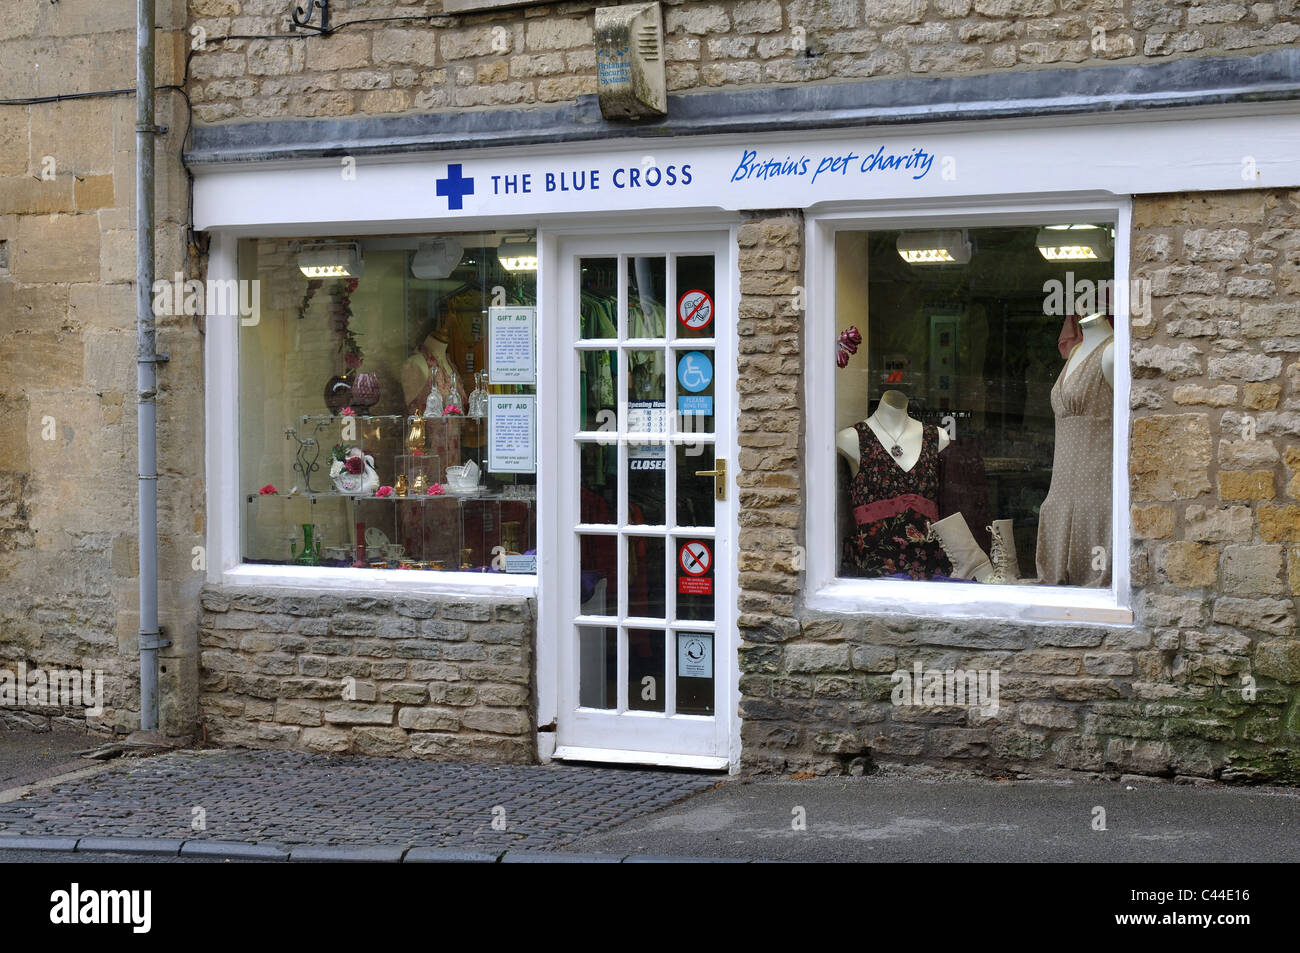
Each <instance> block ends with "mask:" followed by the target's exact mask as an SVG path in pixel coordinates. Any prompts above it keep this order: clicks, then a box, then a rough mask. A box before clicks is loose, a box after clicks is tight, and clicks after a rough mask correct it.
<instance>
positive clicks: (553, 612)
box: [536, 217, 740, 772]
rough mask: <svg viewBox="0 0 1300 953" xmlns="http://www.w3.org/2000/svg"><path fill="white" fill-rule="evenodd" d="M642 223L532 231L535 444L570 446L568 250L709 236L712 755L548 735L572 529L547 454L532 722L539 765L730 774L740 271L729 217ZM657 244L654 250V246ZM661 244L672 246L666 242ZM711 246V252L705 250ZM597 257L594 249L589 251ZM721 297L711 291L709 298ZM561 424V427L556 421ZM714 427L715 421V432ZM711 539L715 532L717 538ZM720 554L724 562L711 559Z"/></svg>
mask: <svg viewBox="0 0 1300 953" xmlns="http://www.w3.org/2000/svg"><path fill="white" fill-rule="evenodd" d="M644 224H645V227H644V228H643V229H637V227H636V223H633V224H632V225H629V224H628V223H627V221H626V220H623V221H621V222H620V223H619V224H618V225H617V226H615V225H612V224H606V225H603V226H599V225H586V226H571V227H553V228H542V229H539V231H538V237H537V242H538V257H539V264H540V267H539V274H538V301H539V303H541V305H542V306H543V308H544V311H543V314H544V315H546V316H547V317H546V318H544V319H543V321H542V322H541V324H542V328H543V329H544V333H543V334H542V341H541V342H540V346H539V364H540V368H539V370H540V373H541V375H542V378H541V379H540V380H539V384H541V385H542V386H540V387H539V393H543V392H544V393H546V394H548V395H550V397H551V400H550V401H548V404H554V405H555V406H556V407H557V408H559V410H560V412H557V413H543V414H541V415H540V417H541V420H540V421H539V429H538V439H539V447H541V448H548V447H549V448H555V447H560V446H564V447H566V450H567V447H568V446H569V445H570V444H571V443H572V439H573V429H572V428H571V427H569V426H567V423H568V421H569V420H570V418H573V419H576V417H575V415H576V410H575V411H573V413H570V410H569V408H560V407H559V405H560V404H561V402H563V401H564V400H565V395H566V394H567V393H569V388H568V387H567V386H566V385H565V382H564V381H562V380H561V377H560V375H561V374H562V373H563V372H564V370H565V369H567V368H569V363H570V362H569V351H570V350H571V348H572V344H573V340H574V338H573V334H572V329H571V328H570V327H569V326H568V324H567V323H561V322H566V321H567V318H565V316H564V315H563V314H562V312H561V301H562V296H563V293H564V285H563V282H565V281H569V280H571V278H572V276H571V275H570V274H569V266H570V263H571V262H572V260H573V257H574V256H575V255H576V254H579V253H582V254H592V253H593V251H594V250H595V248H596V246H593V247H591V248H583V250H582V252H578V251H577V249H578V248H582V246H583V245H584V243H586V242H599V243H600V245H599V246H598V247H599V251H604V252H605V253H608V252H609V251H610V250H614V251H615V253H616V254H626V253H629V252H632V253H634V252H636V251H638V250H641V249H643V248H644V249H645V250H646V251H647V253H651V249H653V251H654V252H662V251H663V250H664V243H663V239H664V238H665V237H668V238H671V236H673V235H675V234H677V235H682V234H688V235H692V236H700V237H711V238H712V239H713V240H714V241H715V242H716V254H717V256H718V258H717V261H716V274H717V285H718V289H719V290H721V289H722V288H725V289H726V291H727V295H728V299H729V303H728V306H727V308H726V309H725V310H723V309H721V308H720V309H719V316H718V317H717V318H715V326H716V327H717V332H716V333H715V335H714V339H715V342H718V343H721V342H722V340H723V337H724V336H725V341H726V343H725V347H726V348H727V349H728V350H729V352H730V359H729V360H728V361H727V366H726V367H725V368H723V367H721V366H719V367H718V368H717V370H716V371H715V373H716V375H717V376H716V385H715V393H719V394H720V393H723V392H724V388H725V392H726V393H727V394H729V395H730V401H731V405H732V411H731V413H730V415H729V418H728V420H727V422H726V430H727V432H726V433H725V435H722V436H720V437H719V439H718V440H717V441H716V443H715V445H716V450H715V455H716V456H725V457H726V458H727V459H728V460H729V464H728V466H729V468H730V469H729V472H728V478H727V479H728V488H727V500H726V502H725V503H719V504H718V509H717V510H716V511H715V521H714V522H715V526H716V527H717V528H718V529H719V530H722V529H723V528H724V527H725V530H726V535H727V538H726V541H725V549H726V551H725V552H724V551H721V550H718V551H717V556H716V559H717V560H718V561H719V562H720V565H723V566H726V567H728V568H727V569H726V570H725V577H724V575H723V574H722V573H718V574H715V584H717V585H718V587H719V589H723V588H725V590H726V594H725V595H723V594H722V593H719V598H718V600H717V602H716V604H715V612H714V615H715V620H714V624H715V629H714V631H715V635H714V691H715V709H714V714H713V716H712V717H713V718H714V719H715V725H716V728H717V731H716V738H717V739H718V743H717V745H716V748H715V751H716V753H715V754H714V755H710V756H701V755H692V754H681V753H674V752H671V751H666V752H658V751H628V750H622V749H616V748H601V747H588V746H582V747H577V746H573V745H567V746H562V747H561V746H559V745H558V739H559V737H560V731H561V730H562V725H561V721H562V719H563V718H564V717H565V713H564V712H562V711H561V710H560V702H561V697H562V696H561V683H560V678H561V672H560V660H561V639H563V638H569V637H571V635H570V632H569V629H570V627H571V624H572V623H571V621H570V620H569V619H567V618H566V615H565V609H566V600H565V599H564V597H563V593H562V592H561V591H560V585H561V580H562V579H563V578H564V571H563V570H564V568H565V563H564V562H562V561H563V560H568V559H570V558H572V556H573V554H574V546H573V543H572V540H573V527H572V526H571V525H565V524H562V523H561V518H562V513H563V512H564V511H565V507H564V506H563V505H562V504H561V494H563V493H565V492H566V488H565V487H562V486H560V485H559V484H560V459H559V457H558V455H557V454H555V453H554V452H551V453H546V452H545V451H544V450H543V452H542V454H540V455H539V461H538V462H539V468H538V470H539V472H538V496H539V500H545V501H546V504H547V505H545V506H539V507H538V519H539V526H538V535H539V543H540V544H541V545H539V547H538V548H539V550H540V552H541V553H542V558H541V559H540V561H539V565H538V574H539V585H538V597H537V599H538V620H537V621H538V625H537V646H536V670H537V725H538V726H539V728H538V736H537V742H538V754H539V756H540V758H541V760H542V761H549V760H551V758H552V757H555V758H557V759H562V760H577V761H597V762H607V763H611V764H648V765H660V766H671V767H685V768H697V769H706V770H722V769H729V770H731V771H732V772H735V771H737V770H739V765H740V717H739V703H740V694H739V683H740V664H739V657H738V652H737V650H738V648H739V639H738V630H737V626H736V616H737V613H738V597H739V571H738V567H737V563H736V554H737V551H738V537H739V530H740V527H739V518H738V517H739V506H738V501H737V495H738V494H737V488H736V473H737V471H738V469H739V468H738V466H737V460H738V450H739V444H738V438H739V435H738V432H737V427H736V421H737V417H738V412H737V407H736V404H735V401H736V399H737V391H736V384H737V364H736V359H737V354H738V347H739V336H738V334H737V328H736V316H737V313H738V305H739V295H740V273H739V263H738V251H737V249H738V244H737V238H738V234H737V233H738V230H739V223H738V222H737V220H736V219H735V218H734V217H727V218H725V219H718V218H716V217H710V218H708V219H703V220H697V221H692V222H690V223H680V222H679V223H677V224H674V225H665V224H663V223H662V222H661V221H658V222H656V221H647V222H645V223H644ZM656 242H657V243H658V245H657V246H656V244H655V243H656ZM669 250H672V249H671V247H669ZM711 250H712V249H711ZM597 253H599V252H597ZM719 297H721V295H719ZM562 423H565V424H566V426H563V427H562V426H561V424H562ZM717 427H718V423H717V422H715V432H717V430H716V428H717ZM719 538H721V536H720V537H719ZM722 560H726V561H725V562H721V561H722Z"/></svg>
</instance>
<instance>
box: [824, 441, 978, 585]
mask: <svg viewBox="0 0 1300 953" xmlns="http://www.w3.org/2000/svg"><path fill="white" fill-rule="evenodd" d="M853 427H854V429H855V430H857V432H858V452H859V454H860V459H859V463H858V473H857V475H856V476H855V477H854V478H853V481H852V482H851V483H850V484H849V505H850V506H851V507H852V508H853V520H854V523H856V524H857V530H856V531H855V532H854V533H852V534H850V535H849V536H848V538H846V539H845V540H844V552H843V560H842V561H843V566H842V569H841V572H843V574H844V575H848V576H897V575H905V576H908V577H910V578H912V579H932V578H934V577H935V576H945V575H947V574H949V573H950V572H951V571H952V565H951V563H949V561H948V557H947V556H945V555H944V552H943V548H942V547H941V546H940V545H939V543H938V542H932V541H930V540H929V539H928V538H927V535H928V532H929V524H930V523H931V522H932V521H933V520H936V519H938V516H939V506H938V503H937V502H936V501H937V500H938V498H939V432H938V430H937V429H935V428H934V427H933V426H931V425H929V424H926V425H925V426H924V428H923V430H922V436H921V456H920V457H919V458H918V459H917V461H916V463H915V464H914V465H913V467H912V469H910V470H904V469H903V468H902V467H900V466H899V465H898V461H897V460H895V459H894V458H893V457H892V456H890V455H889V452H888V451H887V450H885V448H884V447H883V446H882V445H881V443H880V440H879V439H878V438H877V437H876V435H875V433H873V432H872V430H871V428H870V427H868V426H867V424H866V422H865V421H859V422H858V423H856V424H854V425H853Z"/></svg>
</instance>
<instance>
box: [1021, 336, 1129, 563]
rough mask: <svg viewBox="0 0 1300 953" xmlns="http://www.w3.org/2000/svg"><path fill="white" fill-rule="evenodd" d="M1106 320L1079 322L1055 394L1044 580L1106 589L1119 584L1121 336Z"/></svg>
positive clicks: (1040, 559)
mask: <svg viewBox="0 0 1300 953" xmlns="http://www.w3.org/2000/svg"><path fill="white" fill-rule="evenodd" d="M1105 318H1106V316H1105V314H1103V313H1097V314H1090V315H1088V316H1087V317H1086V318H1082V319H1080V321H1079V331H1080V334H1081V335H1082V338H1081V340H1080V341H1079V342H1078V343H1077V344H1075V345H1074V346H1073V348H1072V349H1071V351H1070V354H1069V358H1068V359H1067V360H1066V362H1065V366H1064V367H1063V368H1062V369H1061V373H1060V376H1059V377H1057V379H1056V384H1055V386H1054V387H1053V388H1052V394H1051V401H1052V414H1053V416H1054V417H1055V418H1056V442H1055V449H1054V450H1053V458H1052V482H1051V485H1050V486H1049V487H1048V490H1047V497H1046V499H1044V500H1043V502H1042V505H1041V506H1040V507H1039V513H1038V550H1037V553H1036V556H1035V562H1036V564H1037V569H1038V581H1039V582H1041V583H1044V584H1046V585H1049V586H1094V587H1105V586H1108V585H1110V580H1111V565H1110V564H1111V559H1110V548H1111V512H1110V508H1111V480H1112V476H1111V458H1112V452H1111V443H1112V439H1113V432H1114V419H1113V418H1114V406H1113V402H1114V380H1115V336H1114V332H1113V330H1112V329H1111V326H1110V324H1109V322H1107V321H1106V319H1105Z"/></svg>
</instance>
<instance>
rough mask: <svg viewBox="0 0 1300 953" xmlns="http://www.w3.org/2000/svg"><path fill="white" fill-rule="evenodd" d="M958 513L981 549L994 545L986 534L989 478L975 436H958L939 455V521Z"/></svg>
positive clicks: (989, 518)
mask: <svg viewBox="0 0 1300 953" xmlns="http://www.w3.org/2000/svg"><path fill="white" fill-rule="evenodd" d="M954 513H961V514H962V517H963V518H964V519H965V520H966V525H967V526H969V527H970V532H971V535H972V536H974V537H975V542H976V543H978V544H979V547H980V549H982V550H984V552H986V553H987V552H988V551H989V549H990V547H991V546H992V544H993V540H992V538H991V536H990V534H989V530H988V527H989V524H990V523H991V522H992V519H991V517H990V514H989V479H988V470H987V468H986V467H985V466H984V454H983V453H982V452H981V451H980V442H979V439H978V438H977V437H958V438H957V439H956V440H954V441H953V442H952V443H950V444H949V445H948V449H946V450H944V452H943V453H941V454H939V519H943V518H944V517H945V516H952V515H953V514H954Z"/></svg>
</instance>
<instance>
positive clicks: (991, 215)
mask: <svg viewBox="0 0 1300 953" xmlns="http://www.w3.org/2000/svg"><path fill="white" fill-rule="evenodd" d="M1132 208H1133V203H1132V200H1131V198H1130V197H1128V196H1107V197H1097V196H1095V195H1093V196H1083V197H1080V198H1079V199H1078V200H1072V199H1071V198H1070V197H1068V196H1061V197H1051V198H1044V199H1043V200H1042V201H1033V200H1026V199H1024V198H1023V197H1017V198H1006V199H1001V200H998V199H994V200H990V201H987V202H978V203H976V202H971V203H966V204H962V203H961V202H957V201H954V202H944V203H933V204H927V205H926V206H924V207H918V206H917V205H916V204H915V203H913V204H911V205H905V204H897V203H891V204H889V205H887V206H879V207H874V208H871V209H869V210H864V209H861V208H856V209H839V210H827V211H822V212H817V213H814V212H809V213H808V215H807V216H806V218H805V229H806V236H805V237H806V247H807V249H808V255H807V259H806V264H805V268H806V281H807V292H806V293H807V300H806V304H807V312H806V324H805V329H804V372H805V377H806V380H807V384H806V390H805V408H806V414H807V416H806V420H805V425H806V440H807V454H806V456H805V461H806V474H807V486H806V489H805V494H804V500H805V507H806V509H805V515H806V519H807V522H806V526H807V536H806V538H805V545H806V547H807V553H806V575H805V579H804V586H803V591H804V603H805V606H806V607H807V608H810V609H816V610H825V611H830V612H843V613H870V614H887V615H888V614H896V615H907V616H912V617H917V616H923V617H924V616H930V617H945V618H953V617H959V618H970V619H986V620H1006V621H1022V622H1035V623H1053V622H1055V623H1079V622H1093V623H1108V624H1115V625H1131V624H1132V623H1133V612H1132V605H1131V599H1132V588H1131V585H1130V575H1129V558H1130V547H1131V543H1130V538H1131V525H1130V518H1129V480H1128V462H1129V447H1128V442H1129V422H1130V420H1131V415H1130V411H1129V391H1130V387H1131V374H1130V362H1129V359H1128V354H1129V342H1130V332H1129V278H1130V269H1129V248H1130V245H1131V235H1132ZM1080 219H1083V220H1088V221H1104V220H1110V221H1112V222H1113V223H1114V226H1115V257H1114V261H1113V264H1114V282H1115V315H1116V319H1115V349H1116V354H1117V355H1118V359H1117V360H1116V361H1115V386H1114V391H1115V406H1114V412H1115V421H1116V426H1115V428H1114V445H1113V457H1112V467H1113V472H1112V481H1113V482H1112V497H1111V506H1112V514H1111V526H1112V531H1111V536H1112V543H1111V548H1112V559H1113V563H1112V572H1111V577H1112V582H1111V585H1110V588H1109V589H1085V588H1076V587H1066V586H1009V585H998V586H990V585H985V584H980V583H941V582H924V581H913V580H901V579H851V578H845V577H842V576H837V575H836V570H837V565H838V559H837V552H838V548H837V546H836V545H835V542H836V540H837V538H838V534H837V529H836V527H837V522H836V511H835V507H836V503H837V501H836V494H835V493H833V492H832V493H827V492H818V489H817V488H819V487H834V486H835V485H836V447H835V386H836V377H835V376H834V374H833V373H830V372H829V369H830V366H831V360H832V356H833V353H834V341H835V336H836V334H837V333H838V331H839V329H838V328H837V327H836V326H835V324H836V311H835V233H836V232H838V231H863V230H866V231H879V230H888V229H904V228H906V229H937V228H977V227H987V226H997V225H1002V226H1006V225H1038V224H1049V223H1053V222H1057V221H1059V222H1063V223H1064V222H1069V221H1079V220H1080Z"/></svg>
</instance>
